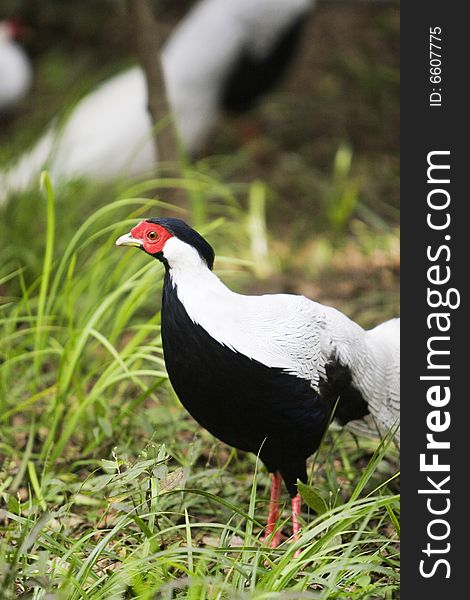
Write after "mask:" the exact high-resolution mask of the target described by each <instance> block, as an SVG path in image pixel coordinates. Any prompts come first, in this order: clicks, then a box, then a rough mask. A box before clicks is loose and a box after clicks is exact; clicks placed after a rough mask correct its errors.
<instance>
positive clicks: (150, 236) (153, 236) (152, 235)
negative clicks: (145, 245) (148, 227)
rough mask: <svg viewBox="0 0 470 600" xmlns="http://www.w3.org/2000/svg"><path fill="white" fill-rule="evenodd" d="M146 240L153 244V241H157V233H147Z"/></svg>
mask: <svg viewBox="0 0 470 600" xmlns="http://www.w3.org/2000/svg"><path fill="white" fill-rule="evenodd" d="M147 239H148V240H150V241H151V242H154V241H155V240H158V233H157V232H156V231H153V229H152V231H149V232H148V233H147Z"/></svg>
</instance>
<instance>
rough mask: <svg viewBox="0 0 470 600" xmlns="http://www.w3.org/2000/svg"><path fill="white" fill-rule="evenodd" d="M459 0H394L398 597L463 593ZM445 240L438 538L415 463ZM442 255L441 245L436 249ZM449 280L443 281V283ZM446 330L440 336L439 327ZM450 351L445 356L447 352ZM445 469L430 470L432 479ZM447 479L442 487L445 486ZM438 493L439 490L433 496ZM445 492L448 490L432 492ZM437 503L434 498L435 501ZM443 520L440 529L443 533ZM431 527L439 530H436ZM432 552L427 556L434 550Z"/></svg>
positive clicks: (466, 326) (467, 367) (467, 327)
mask: <svg viewBox="0 0 470 600" xmlns="http://www.w3.org/2000/svg"><path fill="white" fill-rule="evenodd" d="M465 8H466V6H465V3H457V2H455V1H454V2H452V1H446V2H444V1H443V0H441V1H440V2H436V1H434V0H428V1H427V2H402V3H401V229H402V252H401V256H402V286H401V289H402V293H401V294H402V295H401V301H402V396H401V397H402V401H401V402H402V404H401V407H402V408H401V429H402V446H401V464H402V478H401V480H402V554H401V570H402V584H401V598H402V599H404V600H408V599H415V598H426V600H433V599H434V598H436V599H437V598H439V599H442V598H449V599H451V598H463V597H468V577H469V575H470V566H468V565H467V558H466V552H465V548H466V546H467V544H468V539H469V533H470V525H469V519H468V515H467V514H466V511H465V508H466V504H467V502H468V500H467V498H468V497H469V496H470V476H469V474H468V473H467V470H468V468H467V463H468V459H469V457H470V452H469V450H468V449H467V448H468V444H467V440H469V441H470V422H469V420H468V419H467V406H468V405H469V404H470V397H469V392H468V390H467V385H466V381H467V380H468V379H469V377H468V376H467V372H468V373H469V375H470V364H469V361H468V358H467V356H468V355H469V354H470V314H468V302H467V298H468V288H469V285H468V280H469V278H470V228H469V218H468V217H467V214H468V212H469V211H468V208H470V197H469V190H468V189H467V187H468V184H467V179H468V178H469V176H470V162H469V159H470V136H469V129H470V128H469V116H468V111H469V107H470V98H467V94H468V92H467V91H466V89H468V87H469V86H468V79H469V72H470V67H469V57H470V48H469V45H468V43H469V40H470V25H469V22H468V19H466V18H465V16H464V9H465ZM433 27H440V28H441V29H442V35H441V37H442V82H441V84H440V85H434V86H433V85H432V84H431V82H430V80H429V77H430V72H429V67H430V65H429V58H430V57H429V30H430V28H433ZM432 87H435V88H441V92H442V106H441V107H430V106H429V94H430V92H431V91H432V89H431V88H432ZM434 150H450V158H449V160H450V165H451V168H450V179H451V183H450V186H446V187H447V189H448V190H449V191H450V193H451V204H450V207H449V211H450V216H451V224H450V227H449V230H448V231H445V234H448V235H450V236H451V239H450V240H445V241H444V239H443V238H444V232H433V231H432V230H430V229H429V227H428V226H427V224H426V218H427V213H428V207H427V194H428V192H429V190H430V185H429V184H428V183H427V178H426V170H427V166H428V165H427V154H428V152H431V151H434ZM441 243H442V244H443V243H448V245H449V248H450V250H451V258H450V261H449V262H448V263H446V262H444V260H442V261H441V263H440V264H442V265H445V264H448V265H449V266H450V268H451V281H450V283H449V286H450V287H455V288H457V289H458V290H459V292H460V296H461V304H460V307H459V308H457V309H455V310H449V309H444V308H442V309H438V310H442V311H444V310H445V311H447V312H449V313H450V318H451V321H452V325H451V328H450V331H449V333H448V335H450V337H451V340H450V352H451V354H450V365H451V368H450V371H449V373H450V376H451V382H450V388H451V400H450V402H449V404H448V406H447V407H446V408H445V409H444V408H443V409H442V410H448V411H449V412H450V415H451V424H450V428H449V429H448V430H447V432H444V433H442V434H441V438H440V439H442V440H449V441H450V444H451V446H450V449H449V450H446V451H442V452H440V457H441V458H440V460H441V461H442V462H444V461H445V458H446V457H447V459H448V461H447V462H449V463H450V472H449V473H448V474H449V475H450V482H449V484H448V485H447V486H446V487H447V488H448V489H449V490H450V494H449V495H448V497H449V498H450V501H451V508H450V510H449V512H448V513H447V514H446V515H443V516H442V517H443V518H445V519H447V520H448V522H449V525H450V527H451V530H450V534H449V537H448V538H447V539H445V540H442V541H440V542H439V541H433V540H430V539H429V537H428V533H427V526H428V524H429V522H430V521H431V520H432V519H433V518H439V517H437V516H436V517H433V516H432V515H430V513H429V512H428V510H427V507H426V500H427V496H426V495H420V494H418V489H422V488H423V487H428V488H430V487H432V486H430V485H428V486H426V475H432V473H427V474H426V473H422V472H420V469H419V455H420V453H422V452H425V450H426V449H425V446H426V433H428V431H429V430H428V428H427V425H426V416H427V414H428V413H429V412H430V410H433V409H432V407H430V406H429V404H428V403H427V401H426V390H427V387H428V385H429V382H423V381H420V379H419V377H420V375H422V374H425V371H426V364H427V347H426V343H427V340H428V337H429V336H430V335H432V333H431V332H430V331H429V329H428V327H427V324H426V317H427V315H428V314H429V313H430V312H432V309H430V308H429V307H428V306H427V300H426V294H427V287H428V282H427V269H428V267H429V266H430V264H431V263H429V261H428V259H427V257H426V249H427V246H428V245H433V246H434V247H437V246H439V244H441ZM443 256H444V253H443ZM449 286H448V287H449ZM443 335H444V334H443ZM447 359H449V357H447ZM445 476H446V474H445V473H436V474H435V481H437V482H439V481H442V479H443V478H444V477H445ZM442 487H444V486H442ZM432 497H434V498H437V497H438V495H434V496H432ZM439 497H440V498H441V499H442V504H441V506H444V501H443V498H444V497H446V495H439ZM435 506H436V507H437V506H438V504H437V503H436V504H435ZM444 529H445V528H444V526H443V527H442V529H441V530H440V531H441V532H444ZM434 532H435V533H438V532H439V528H438V527H436V528H435V529H434ZM428 542H431V546H432V547H433V548H436V549H441V550H442V549H443V548H444V546H445V545H446V543H447V542H448V543H449V544H450V550H449V552H448V553H443V554H440V553H436V554H432V555H431V558H428V557H427V555H426V554H425V553H423V549H425V548H426V547H427V543H428ZM432 557H434V559H433V558H432ZM439 558H444V559H446V560H448V562H449V565H450V578H446V575H447V574H448V572H447V567H446V566H445V565H444V564H441V565H439V566H437V567H436V571H435V574H434V575H433V576H432V577H429V578H424V577H423V576H422V575H420V572H419V566H420V561H421V560H423V559H426V560H427V563H426V565H427V566H426V568H427V569H428V571H429V570H430V569H429V567H430V565H432V561H433V560H435V561H437V560H438V559H439Z"/></svg>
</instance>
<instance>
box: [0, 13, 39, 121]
mask: <svg viewBox="0 0 470 600" xmlns="http://www.w3.org/2000/svg"><path fill="white" fill-rule="evenodd" d="M17 32H18V26H17V25H16V24H15V22H14V21H0V114H2V113H6V112H8V111H10V110H12V109H13V108H14V107H15V105H16V104H17V103H18V102H19V101H20V100H22V99H23V98H24V96H25V95H26V94H27V93H28V91H29V89H30V87H31V83H32V81H33V74H32V68H31V64H30V62H29V59H28V57H27V55H26V53H25V51H24V50H23V48H22V47H21V46H20V45H19V44H18V43H17V42H15V37H16V35H17Z"/></svg>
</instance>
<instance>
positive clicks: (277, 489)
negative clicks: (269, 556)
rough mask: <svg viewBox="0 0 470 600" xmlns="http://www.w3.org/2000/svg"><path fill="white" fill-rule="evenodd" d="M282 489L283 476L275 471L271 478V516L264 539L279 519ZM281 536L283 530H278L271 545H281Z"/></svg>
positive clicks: (271, 531) (264, 539)
mask: <svg viewBox="0 0 470 600" xmlns="http://www.w3.org/2000/svg"><path fill="white" fill-rule="evenodd" d="M281 489H282V477H281V475H280V473H278V472H276V473H273V475H272V479H271V499H270V500H269V516H268V522H267V525H266V529H265V534H264V537H263V541H266V540H267V538H268V537H269V536H270V535H271V534H272V533H273V531H274V529H275V527H276V523H277V520H278V519H279V513H280V509H279V503H280V498H281ZM280 537H281V532H280V531H279V530H278V531H276V532H275V533H274V535H273V536H272V538H271V541H270V544H269V545H270V547H271V548H276V547H277V546H278V545H279V540H280Z"/></svg>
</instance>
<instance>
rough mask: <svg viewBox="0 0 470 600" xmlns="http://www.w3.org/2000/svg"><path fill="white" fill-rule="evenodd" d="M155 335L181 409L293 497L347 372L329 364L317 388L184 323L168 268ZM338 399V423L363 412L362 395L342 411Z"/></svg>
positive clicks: (346, 376)
mask: <svg viewBox="0 0 470 600" xmlns="http://www.w3.org/2000/svg"><path fill="white" fill-rule="evenodd" d="M162 340H163V350H164V354H165V362H166V367H167V371H168V375H169V377H170V381H171V383H172V385H173V387H174V389H175V392H176V393H177V395H178V397H179V399H180V400H181V402H182V404H183V405H184V406H185V408H186V409H187V410H188V412H189V413H190V414H191V415H192V416H193V417H194V418H195V419H196V421H198V422H199V423H200V425H202V426H203V427H204V428H206V429H207V430H208V431H210V432H211V433H212V434H213V435H214V436H216V437H217V438H219V439H220V440H222V441H223V442H225V443H227V444H229V445H231V446H234V447H235V448H238V449H240V450H245V451H248V452H253V453H255V454H258V453H259V456H260V458H261V460H262V461H263V462H264V464H265V465H266V467H267V468H268V470H269V471H271V472H275V471H279V472H280V473H281V475H282V477H283V479H284V481H285V484H286V487H287V489H288V491H289V493H290V494H291V495H292V496H294V495H295V494H296V493H297V490H296V485H295V484H296V481H297V479H300V480H301V481H306V478H307V473H306V466H305V463H306V459H307V458H308V457H309V456H310V455H311V454H313V452H315V450H316V449H317V448H318V446H319V444H320V441H321V438H322V435H323V433H324V430H325V428H326V426H327V423H328V419H329V416H330V413H331V410H332V408H333V407H334V406H335V404H336V402H337V399H338V393H339V390H338V387H341V388H342V389H343V390H344V387H345V385H346V388H348V386H349V382H350V379H349V374H348V373H347V372H345V370H344V369H343V368H342V367H335V366H334V364H333V363H331V364H330V366H329V369H330V373H329V376H331V379H329V380H328V381H325V382H322V385H321V387H320V393H317V392H315V390H313V389H312V387H311V386H310V384H309V382H308V381H306V380H304V379H301V378H299V377H296V376H294V375H289V374H287V373H285V372H284V371H282V370H281V369H277V368H270V367H267V366H265V365H263V364H261V363H259V362H257V361H255V360H251V359H249V358H247V357H246V356H244V355H242V354H238V353H236V352H233V351H232V350H230V349H228V348H227V347H225V346H223V345H222V344H220V343H219V342H217V341H216V340H214V339H213V338H212V337H211V336H210V335H209V334H208V333H207V332H206V331H205V330H204V329H203V328H202V327H201V326H200V325H197V324H195V323H193V322H192V321H191V319H190V318H189V317H188V315H187V313H186V311H185V309H184V307H183V305H182V304H181V302H180V301H179V299H178V297H177V294H176V290H175V289H174V288H173V286H172V284H171V281H170V278H169V275H168V272H167V274H166V276H165V282H164V291H163V305H162ZM355 394H357V393H353V394H352V395H353V396H354V397H355ZM347 396H348V394H346V397H347ZM361 400H362V399H361ZM343 404H344V401H343V400H342V399H341V400H340V402H339V404H338V412H339V413H340V414H339V415H338V416H340V418H341V421H342V422H346V421H347V420H350V419H351V418H358V416H355V415H356V413H358V412H361V413H362V414H360V415H359V416H363V414H365V413H363V411H364V406H366V405H365V402H364V401H363V400H362V404H361V403H359V404H358V406H356V404H357V403H356V404H354V406H352V408H351V407H350V408H349V409H348V408H347V407H345V406H343ZM340 406H341V407H342V408H341V410H340ZM358 407H359V410H358Z"/></svg>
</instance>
